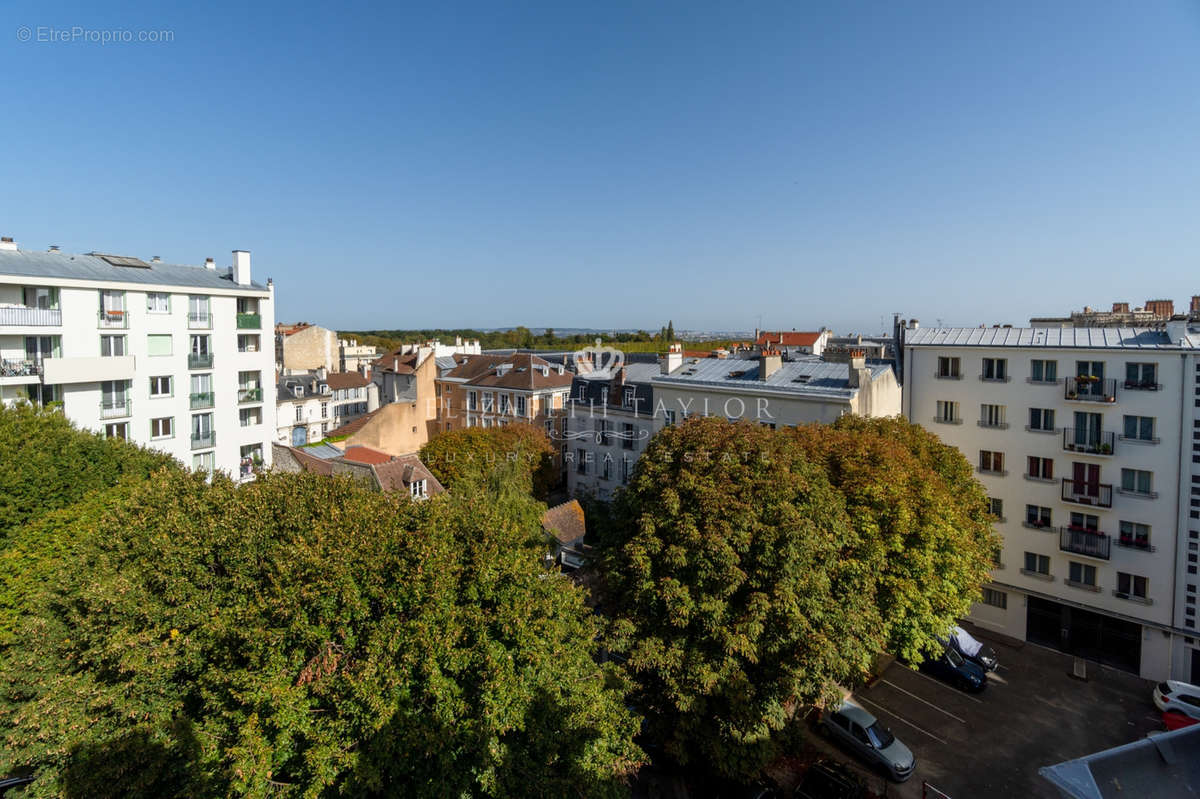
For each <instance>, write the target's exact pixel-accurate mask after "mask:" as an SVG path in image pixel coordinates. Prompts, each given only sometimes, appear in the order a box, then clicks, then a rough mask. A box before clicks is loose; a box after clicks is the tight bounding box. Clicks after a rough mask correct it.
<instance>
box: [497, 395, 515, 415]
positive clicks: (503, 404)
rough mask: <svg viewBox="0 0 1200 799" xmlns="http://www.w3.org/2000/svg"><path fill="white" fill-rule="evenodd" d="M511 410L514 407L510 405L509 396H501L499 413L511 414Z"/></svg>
mask: <svg viewBox="0 0 1200 799" xmlns="http://www.w3.org/2000/svg"><path fill="white" fill-rule="evenodd" d="M511 408H512V405H511V404H510V403H509V396H508V394H501V395H500V408H499V411H498V412H499V413H509V412H510V409H511Z"/></svg>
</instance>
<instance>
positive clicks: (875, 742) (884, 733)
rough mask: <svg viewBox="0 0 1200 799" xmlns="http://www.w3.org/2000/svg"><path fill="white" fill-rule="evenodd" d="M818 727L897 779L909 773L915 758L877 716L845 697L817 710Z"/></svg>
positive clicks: (901, 780)
mask: <svg viewBox="0 0 1200 799" xmlns="http://www.w3.org/2000/svg"><path fill="white" fill-rule="evenodd" d="M821 729H823V730H824V731H825V732H826V733H827V734H828V735H829V736H830V737H831V738H833V739H834V740H836V741H838V742H839V743H841V744H843V745H844V746H845V747H846V748H848V749H850V750H852V751H853V752H854V753H855V754H857V755H858V756H859V757H861V758H862V759H863V760H866V761H867V762H869V763H872V764H874V765H876V766H879V767H880V768H882V769H884V770H885V771H887V773H888V775H889V776H890V777H891V778H892V779H894V780H896V781H897V782H904V781H905V780H907V779H908V778H909V777H911V776H912V773H913V771H914V770H915V769H916V767H917V759H916V757H914V756H913V753H912V750H910V749H909V748H908V747H907V746H905V745H904V744H902V743H901V742H900V740H899V739H898V738H897V737H896V736H895V735H892V731H891V730H889V729H888V728H887V727H885V726H883V725H882V724H880V723H879V720H878V719H876V718H875V717H874V716H872V715H871V714H870V713H868V712H867V711H866V710H864V709H863V708H861V707H859V706H858V705H856V704H855V703H854V702H852V701H851V700H849V699H845V700H843V701H842V704H841V705H840V706H839V707H838V708H836V709H835V710H826V711H825V712H824V713H822V714H821Z"/></svg>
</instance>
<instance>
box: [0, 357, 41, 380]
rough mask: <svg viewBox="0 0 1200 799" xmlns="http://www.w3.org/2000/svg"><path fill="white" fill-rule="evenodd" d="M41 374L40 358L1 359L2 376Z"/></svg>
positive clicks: (0, 371) (0, 372) (0, 375)
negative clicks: (25, 359)
mask: <svg viewBox="0 0 1200 799" xmlns="http://www.w3.org/2000/svg"><path fill="white" fill-rule="evenodd" d="M41 374H42V362H41V361H40V360H34V361H0V377H39V376H41Z"/></svg>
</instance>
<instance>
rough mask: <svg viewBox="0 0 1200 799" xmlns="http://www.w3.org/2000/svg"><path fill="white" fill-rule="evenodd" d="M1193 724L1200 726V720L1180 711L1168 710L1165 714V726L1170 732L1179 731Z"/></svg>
mask: <svg viewBox="0 0 1200 799" xmlns="http://www.w3.org/2000/svg"><path fill="white" fill-rule="evenodd" d="M1193 724H1200V719H1194V718H1192V717H1191V716H1185V715H1183V714H1182V713H1180V712H1179V711H1178V710H1168V711H1166V712H1164V713H1163V726H1164V727H1166V728H1167V729H1168V730H1178V729H1182V728H1183V727H1190V726H1192V725H1193Z"/></svg>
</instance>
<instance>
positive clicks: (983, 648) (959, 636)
mask: <svg viewBox="0 0 1200 799" xmlns="http://www.w3.org/2000/svg"><path fill="white" fill-rule="evenodd" d="M946 645H947V646H948V647H949V648H951V649H953V650H954V651H955V652H957V653H958V654H960V655H962V656H963V657H964V658H966V659H967V660H969V661H971V662H972V663H974V664H975V665H977V666H981V667H983V670H984V671H995V670H996V669H997V668H999V667H1000V659H999V658H998V657H996V650H994V649H992V648H991V647H990V646H988V645H987V644H985V643H983V642H982V641H980V640H978V639H976V638H975V636H973V635H971V634H970V633H969V632H967V631H966V630H964V629H963V628H962V627H951V628H950V635H949V637H948V639H947V640H946Z"/></svg>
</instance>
